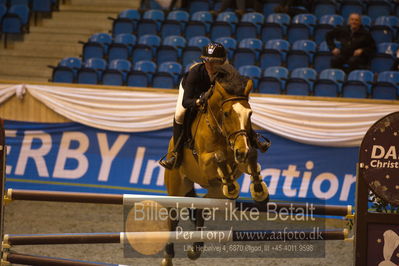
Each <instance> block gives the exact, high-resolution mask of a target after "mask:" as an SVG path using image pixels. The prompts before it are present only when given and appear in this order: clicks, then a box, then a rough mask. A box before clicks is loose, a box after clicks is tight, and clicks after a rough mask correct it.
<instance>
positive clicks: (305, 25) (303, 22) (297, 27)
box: [287, 14, 317, 43]
mask: <svg viewBox="0 0 399 266" xmlns="http://www.w3.org/2000/svg"><path fill="white" fill-rule="evenodd" d="M316 23H317V18H316V16H315V15H313V14H298V15H296V16H294V18H293V19H292V20H291V24H290V25H289V26H288V31H287V38H288V41H289V42H290V43H294V42H295V41H298V40H308V39H311V37H312V36H313V28H314V26H315V25H316Z"/></svg>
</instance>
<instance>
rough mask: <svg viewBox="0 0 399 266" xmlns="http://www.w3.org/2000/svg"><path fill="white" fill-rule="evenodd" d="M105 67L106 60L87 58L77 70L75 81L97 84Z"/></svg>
mask: <svg viewBox="0 0 399 266" xmlns="http://www.w3.org/2000/svg"><path fill="white" fill-rule="evenodd" d="M106 69H107V61H105V60H104V59H102V58H89V59H88V60H87V61H86V62H85V63H84V64H83V67H82V68H81V69H79V71H78V76H77V83H81V84H99V83H100V81H101V80H102V75H103V72H104V70H106Z"/></svg>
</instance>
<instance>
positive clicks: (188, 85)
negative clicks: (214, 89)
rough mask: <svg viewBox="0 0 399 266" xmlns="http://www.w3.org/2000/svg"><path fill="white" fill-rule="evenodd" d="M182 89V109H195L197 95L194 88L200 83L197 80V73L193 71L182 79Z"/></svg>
mask: <svg viewBox="0 0 399 266" xmlns="http://www.w3.org/2000/svg"><path fill="white" fill-rule="evenodd" d="M184 79H185V80H184V83H183V88H184V95H183V107H184V108H186V109H187V108H195V107H197V106H198V105H197V103H196V102H197V100H198V95H197V93H196V91H195V87H196V86H198V84H199V83H200V82H201V81H200V78H199V73H198V72H197V71H195V69H193V70H192V71H190V72H189V73H188V74H187V76H186V77H185V78H184Z"/></svg>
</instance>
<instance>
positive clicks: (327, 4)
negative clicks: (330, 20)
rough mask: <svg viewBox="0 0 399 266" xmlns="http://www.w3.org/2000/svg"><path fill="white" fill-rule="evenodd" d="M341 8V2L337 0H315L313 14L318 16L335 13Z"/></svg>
mask: <svg viewBox="0 0 399 266" xmlns="http://www.w3.org/2000/svg"><path fill="white" fill-rule="evenodd" d="M338 9H339V3H337V1H335V0H315V1H313V14H315V16H316V17H317V18H321V17H323V16H324V15H335V14H336V13H337V10H338Z"/></svg>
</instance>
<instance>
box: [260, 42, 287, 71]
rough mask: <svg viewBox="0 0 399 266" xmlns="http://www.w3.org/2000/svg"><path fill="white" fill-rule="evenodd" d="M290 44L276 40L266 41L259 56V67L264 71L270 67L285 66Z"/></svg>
mask: <svg viewBox="0 0 399 266" xmlns="http://www.w3.org/2000/svg"><path fill="white" fill-rule="evenodd" d="M289 49H290V43H289V42H288V41H286V40H282V39H276V40H270V41H267V42H266V44H265V48H264V49H263V51H262V53H261V55H260V67H261V68H262V69H266V68H268V67H271V66H280V65H283V64H285V60H286V56H287V52H288V50H289Z"/></svg>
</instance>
